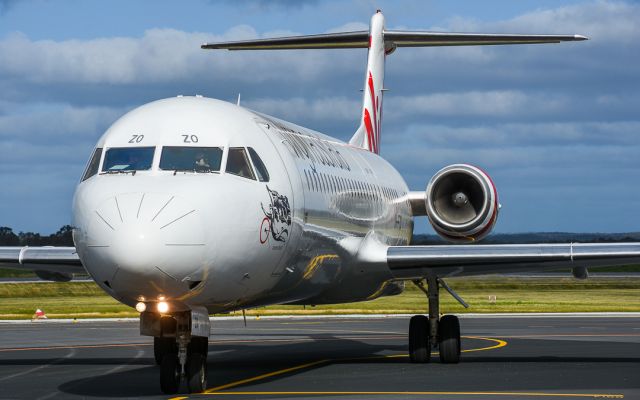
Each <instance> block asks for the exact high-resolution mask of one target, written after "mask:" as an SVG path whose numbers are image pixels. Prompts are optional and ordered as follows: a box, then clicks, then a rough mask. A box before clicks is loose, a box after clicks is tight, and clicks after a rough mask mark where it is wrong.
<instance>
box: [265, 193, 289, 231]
mask: <svg viewBox="0 0 640 400" xmlns="http://www.w3.org/2000/svg"><path fill="white" fill-rule="evenodd" d="M267 192H268V193H269V205H268V207H267V208H266V209H265V206H264V204H262V203H260V206H261V207H262V212H263V213H264V215H265V217H264V219H263V220H262V225H261V226H260V243H265V242H266V241H267V240H268V239H269V233H271V237H272V238H273V240H275V241H278V242H285V241H286V240H287V238H288V237H289V227H290V226H291V207H290V206H289V199H288V198H287V196H285V195H281V194H278V192H276V191H275V190H271V189H269V186H267Z"/></svg>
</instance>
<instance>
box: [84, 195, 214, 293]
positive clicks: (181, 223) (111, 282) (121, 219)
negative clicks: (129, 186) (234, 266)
mask: <svg viewBox="0 0 640 400" xmlns="http://www.w3.org/2000/svg"><path fill="white" fill-rule="evenodd" d="M205 234H206V232H205V230H204V226H203V223H202V221H201V218H200V217H199V215H198V210H196V209H195V207H194V206H193V205H192V204H191V202H190V201H188V199H186V198H183V197H179V196H174V195H171V194H158V193H127V194H119V195H117V196H114V197H111V198H108V199H107V200H105V201H104V202H102V203H101V204H100V205H99V206H98V207H97V208H96V209H95V212H94V215H92V217H91V221H90V223H89V226H88V228H87V240H86V248H85V249H84V251H83V252H82V253H83V256H84V257H83V262H84V264H85V267H86V268H87V270H88V272H89V273H90V274H91V275H92V276H93V277H94V279H95V280H96V281H97V282H98V283H100V284H102V285H103V287H106V290H110V291H111V292H112V294H114V295H115V296H117V297H118V298H119V299H122V300H123V301H126V299H130V301H129V302H133V301H135V299H136V298H138V297H140V296H144V297H145V298H153V297H155V296H158V295H165V296H172V297H177V296H182V295H185V294H186V293H188V292H189V290H191V289H192V288H193V287H194V286H195V285H197V283H198V282H201V281H202V280H205V279H206V276H207V275H208V268H209V262H210V261H209V260H212V259H213V251H214V246H212V245H211V243H209V241H207V240H206V236H205Z"/></svg>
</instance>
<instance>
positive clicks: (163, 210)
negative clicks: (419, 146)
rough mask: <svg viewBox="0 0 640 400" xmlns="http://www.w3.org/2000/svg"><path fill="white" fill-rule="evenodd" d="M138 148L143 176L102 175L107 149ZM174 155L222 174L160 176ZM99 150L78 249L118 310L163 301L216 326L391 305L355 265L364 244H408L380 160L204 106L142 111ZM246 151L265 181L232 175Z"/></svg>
mask: <svg viewBox="0 0 640 400" xmlns="http://www.w3.org/2000/svg"><path fill="white" fill-rule="evenodd" d="M132 147H145V148H153V150H149V151H153V158H152V161H150V163H151V164H150V167H149V168H148V169H141V170H136V171H126V170H121V171H118V170H117V168H123V167H121V166H116V167H114V168H116V170H113V171H103V166H102V164H103V163H104V162H105V154H106V153H107V152H108V151H109V149H112V148H132ZM166 147H175V148H182V147H201V148H219V149H221V153H220V154H222V159H221V161H220V170H219V171H216V172H210V171H208V172H204V173H203V172H201V171H196V170H192V171H185V170H170V169H166V166H165V169H161V168H160V165H161V157H162V154H163V149H164V148H166ZM96 148H99V149H102V153H101V157H100V158H99V159H100V162H101V164H100V170H99V172H98V173H97V174H95V175H93V176H91V177H89V178H88V179H85V180H83V181H82V182H81V183H80V184H79V185H78V187H77V189H76V193H75V197H74V203H73V218H74V222H73V223H74V227H75V228H76V229H75V230H74V241H75V245H76V248H77V251H78V255H79V256H80V259H81V260H82V262H83V264H84V266H85V268H86V269H87V271H88V272H89V273H90V274H91V276H92V277H93V278H94V279H95V281H96V282H97V283H98V284H99V285H100V286H101V287H102V288H103V289H104V290H105V291H107V292H108V293H109V294H111V295H112V296H113V297H115V298H116V299H118V300H120V301H121V302H123V303H126V304H129V305H133V304H135V303H136V302H137V301H140V300H149V299H157V298H158V297H159V296H164V297H166V298H169V299H171V300H172V301H173V302H175V303H180V304H184V305H185V307H190V306H194V305H200V306H202V305H204V306H206V307H207V308H208V309H209V311H210V312H219V311H228V310H233V309H241V308H247V307H255V306H261V305H267V304H273V303H297V304H322V303H335V302H348V301H359V300H364V299H368V298H374V297H377V296H380V295H384V294H390V293H392V292H394V290H395V291H396V292H397V289H398V288H397V287H394V286H388V284H387V282H388V281H389V280H390V279H391V278H392V277H391V276H390V274H389V272H388V268H386V265H380V266H379V267H377V266H376V265H375V264H372V263H361V262H359V261H361V260H366V259H367V255H368V254H367V249H368V247H367V244H368V243H370V242H371V243H373V242H375V243H384V244H388V245H405V244H408V242H409V240H410V238H411V235H412V230H413V222H412V216H411V208H410V205H409V202H408V197H407V192H408V188H407V186H406V184H405V182H404V180H403V179H402V177H401V176H400V174H399V173H398V172H397V171H396V170H395V169H394V168H393V167H392V166H391V165H390V164H389V163H387V162H386V161H385V160H384V159H382V158H381V157H379V156H378V155H376V154H374V153H372V152H369V151H367V150H363V149H361V148H357V147H353V146H350V145H348V144H346V143H344V142H341V141H339V140H337V139H334V138H331V137H328V136H325V135H323V134H320V133H317V132H314V131H311V130H308V129H305V128H302V127H299V126H296V125H294V124H290V123H287V122H284V121H281V120H277V119H274V118H271V117H268V116H265V115H261V114H258V113H255V112H252V111H250V110H247V109H244V108H242V107H238V106H236V105H233V104H230V103H226V102H222V101H218V100H213V99H208V98H201V97H177V98H171V99H165V100H160V101H156V102H153V103H150V104H147V105H144V106H142V107H140V108H137V109H135V110H133V111H131V112H130V113H128V114H127V115H125V116H123V117H122V118H121V119H120V120H118V121H117V122H116V123H115V124H113V126H112V127H111V128H109V129H108V130H107V132H106V133H105V134H104V135H103V136H102V137H101V138H100V140H99V141H98V143H97V146H96ZM239 148H242V149H244V150H238V149H239ZM248 148H251V149H252V150H251V151H253V152H255V154H257V155H258V156H259V158H260V159H261V160H262V162H263V163H264V165H265V166H266V169H267V170H268V175H269V177H268V181H266V179H262V180H261V179H251V178H247V177H245V176H240V175H237V174H234V173H230V172H229V170H228V169H227V168H226V167H227V163H229V164H232V163H234V165H235V163H236V158H235V157H236V155H237V154H238V151H240V152H242V151H244V152H245V153H248V152H249V149H248ZM230 149H234V150H233V151H234V155H233V156H231V157H230V156H229V153H230ZM252 154H253V153H252ZM232 157H233V160H231V159H230V158H232ZM249 158H250V157H249ZM250 160H251V161H250V165H249V167H250V168H252V169H253V173H252V175H253V176H255V178H259V175H260V173H259V172H258V171H257V169H259V167H258V166H257V165H256V164H257V162H256V160H255V159H253V158H250ZM162 162H163V163H164V161H162ZM229 168H231V167H229ZM262 178H264V177H262ZM371 247H372V248H373V246H371Z"/></svg>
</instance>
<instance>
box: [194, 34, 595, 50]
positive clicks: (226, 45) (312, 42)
mask: <svg viewBox="0 0 640 400" xmlns="http://www.w3.org/2000/svg"><path fill="white" fill-rule="evenodd" d="M383 35H384V43H385V47H386V48H388V49H391V48H395V47H430V46H477V45H501V44H535V43H559V42H566V41H578V40H587V37H585V36H581V35H521V34H503V33H495V34H491V33H450V32H424V31H386V30H385V31H384V32H383ZM201 47H202V48H203V49H227V50H292V49H353V48H367V47H369V32H368V31H357V32H342V33H328V34H322V35H307V36H288V37H281V38H270V39H254V40H241V41H236V42H219V43H206V44H203V45H202V46H201Z"/></svg>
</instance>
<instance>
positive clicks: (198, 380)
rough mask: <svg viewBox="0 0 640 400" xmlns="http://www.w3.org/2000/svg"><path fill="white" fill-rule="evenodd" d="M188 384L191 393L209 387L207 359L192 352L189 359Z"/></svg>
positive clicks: (187, 369)
mask: <svg viewBox="0 0 640 400" xmlns="http://www.w3.org/2000/svg"><path fill="white" fill-rule="evenodd" d="M186 373H187V386H188V387H189V393H200V392H203V391H204V390H206V389H207V359H206V358H205V357H204V356H203V355H202V354H199V353H192V354H191V355H190V356H189V358H188V359H187V368H186Z"/></svg>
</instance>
